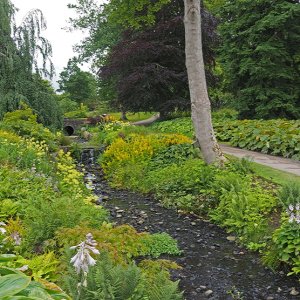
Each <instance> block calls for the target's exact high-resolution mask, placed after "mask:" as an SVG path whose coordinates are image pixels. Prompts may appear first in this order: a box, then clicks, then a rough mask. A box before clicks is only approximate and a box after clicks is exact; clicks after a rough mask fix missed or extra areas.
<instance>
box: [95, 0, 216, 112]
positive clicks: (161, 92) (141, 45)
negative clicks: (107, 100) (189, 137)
mask: <svg viewBox="0 0 300 300" xmlns="http://www.w3.org/2000/svg"><path fill="white" fill-rule="evenodd" d="M183 16H184V5H183V2H182V1H181V0H172V1H170V3H168V4H166V5H165V6H164V7H162V9H161V10H160V11H159V12H157V13H156V14H155V19H156V21H155V23H154V24H153V25H151V26H150V25H149V26H148V27H146V28H140V29H138V30H134V29H131V30H126V31H125V32H123V34H122V38H121V39H120V41H119V42H118V43H117V44H116V45H115V46H114V47H112V50H111V53H110V55H109V56H108V58H107V61H106V64H105V65H104V67H103V68H101V69H100V72H99V75H100V77H101V79H102V80H103V79H106V78H111V77H113V78H115V81H116V83H117V84H116V88H117V94H116V98H115V99H116V102H117V103H119V105H120V106H122V107H124V108H125V109H126V110H129V111H135V112H136V111H159V112H160V113H161V116H163V115H165V114H166V113H168V112H172V111H174V109H183V110H189V107H190V105H189V102H190V101H189V90H188V80H187V74H186V67H185V63H184V62H185V52H184V51H185V49H184V25H183ZM203 20H204V21H203V23H204V24H205V26H204V28H205V30H204V31H203V34H204V37H205V39H204V41H205V42H204V58H205V63H206V71H207V72H206V75H207V76H208V78H209V79H211V80H210V83H212V81H213V80H212V78H213V76H212V75H211V72H210V69H211V68H212V66H213V64H214V52H213V50H212V48H213V45H214V44H215V42H216V41H217V34H216V31H215V29H216V21H215V19H214V18H213V17H212V16H211V15H210V14H209V13H208V12H207V11H204V10H203Z"/></svg>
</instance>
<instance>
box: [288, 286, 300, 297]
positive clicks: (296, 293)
mask: <svg viewBox="0 0 300 300" xmlns="http://www.w3.org/2000/svg"><path fill="white" fill-rule="evenodd" d="M299 294H300V292H298V291H297V290H296V289H295V288H294V287H292V290H291V292H290V295H292V296H298V295H299Z"/></svg>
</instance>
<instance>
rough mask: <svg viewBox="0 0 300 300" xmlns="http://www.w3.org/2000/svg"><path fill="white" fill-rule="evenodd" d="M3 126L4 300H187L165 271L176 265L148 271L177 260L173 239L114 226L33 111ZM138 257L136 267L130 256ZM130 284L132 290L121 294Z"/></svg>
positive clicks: (9, 117)
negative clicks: (113, 299) (168, 257)
mask: <svg viewBox="0 0 300 300" xmlns="http://www.w3.org/2000/svg"><path fill="white" fill-rule="evenodd" d="M23 125H24V126H23ZM0 128H1V129H0V164H1V169H0V183H1V184H0V286H1V288H0V298H1V299H7V300H8V299H12V298H14V299H19V298H20V299H26V300H34V299H73V298H74V299H82V300H83V299H84V300H85V299H108V298H109V297H112V296H115V297H117V296H120V295H122V297H123V298H122V299H127V298H128V297H130V296H132V297H133V298H132V299H140V297H144V298H145V297H146V296H149V297H152V295H153V297H152V298H151V299H182V294H181V292H179V290H178V282H172V281H171V280H170V277H169V271H168V270H169V269H171V268H177V267H178V268H179V266H177V265H176V264H173V263H172V262H169V263H165V264H164V263H163V262H162V263H161V264H160V261H159V260H157V267H156V269H155V271H153V272H152V271H149V268H146V267H145V266H144V265H147V262H148V260H151V259H157V258H158V257H159V256H160V255H161V254H169V255H178V254H180V253H181V252H180V250H179V249H178V247H177V243H176V241H175V240H174V239H172V238H171V237H170V236H169V235H167V234H164V233H159V234H154V235H150V234H148V233H137V232H136V231H135V230H134V228H133V227H131V226H129V225H123V226H114V225H112V224H110V223H109V220H108V214H107V212H106V210H105V209H104V208H102V207H101V206H99V205H95V204H94V202H95V200H97V197H96V196H95V195H94V194H93V193H92V192H91V190H90V189H88V187H87V186H86V185H85V184H84V181H83V176H84V174H83V173H82V172H80V171H79V170H78V169H77V168H76V164H75V161H74V160H73V158H72V157H71V155H70V153H69V152H64V151H63V150H61V149H59V141H60V140H61V135H60V134H59V133H57V134H55V133H52V132H50V131H49V130H48V129H45V128H44V127H43V126H42V125H40V124H38V123H37V119H36V116H35V115H34V114H33V112H32V110H31V109H30V108H29V107H28V106H23V107H22V108H21V109H20V110H18V111H15V112H11V113H8V114H6V115H5V117H4V120H3V121H2V122H1V123H0ZM93 236H94V237H93ZM70 247H71V249H70ZM99 253H100V255H99ZM98 255H99V256H98ZM141 256H143V257H145V258H146V261H145V262H144V263H143V260H142V259H140V260H141V261H142V262H141V266H138V265H137V264H136V263H134V261H133V258H134V257H141ZM96 262H97V263H96ZM153 263H155V262H153ZM167 266H168V267H167ZM153 270H154V268H153ZM101 272H102V273H101ZM115 274H118V275H117V276H114V275H115ZM99 276H100V277H99ZM132 276H133V277H132ZM103 277H104V278H105V280H103V281H99V280H100V279H103ZM130 278H132V279H134V278H135V282H136V283H137V284H136V285H135V284H134V282H131V281H130ZM126 280H129V282H130V283H132V288H130V287H128V288H127V287H126V286H123V289H119V286H120V282H121V283H122V282H125V281H126ZM95 282H97V285H95V284H94V283H95ZM78 284H79V285H78ZM92 287H93V288H92ZM100 287H101V288H102V291H101V292H100V290H99V289H100ZM62 288H63V290H64V291H65V292H64V291H63V290H62ZM92 289H97V291H98V294H97V296H95V297H96V298H89V297H92V296H91V295H93V291H92ZM120 293H121V294H120ZM67 294H69V295H70V296H68V295H67ZM87 295H88V296H87ZM136 295H139V296H140V297H139V298H134V297H136ZM120 297H121V296H120ZM124 297H125V298H124ZM126 297H127V298H126ZM155 297H156V298H155Z"/></svg>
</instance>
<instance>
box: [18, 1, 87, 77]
mask: <svg viewBox="0 0 300 300" xmlns="http://www.w3.org/2000/svg"><path fill="white" fill-rule="evenodd" d="M12 2H13V3H14V5H15V6H16V7H17V8H19V11H18V12H17V14H16V20H17V23H18V22H20V20H22V18H23V17H24V15H25V14H26V13H27V12H28V11H29V10H31V9H34V8H39V9H41V10H42V12H43V14H44V17H45V19H46V21H47V30H46V31H44V32H43V33H42V35H43V36H44V37H46V38H47V39H48V40H49V41H50V43H51V45H52V47H53V57H52V61H53V63H54V66H55V70H56V74H57V75H58V74H59V73H60V72H61V71H62V69H63V68H64V67H66V66H67V63H68V60H69V58H72V57H73V56H74V55H75V54H74V52H73V50H72V46H73V45H75V44H76V43H78V42H79V41H80V40H82V39H83V37H84V35H83V33H81V32H80V31H74V32H67V31H66V30H64V29H62V28H63V27H66V26H67V20H68V19H69V17H71V16H74V15H73V14H72V10H71V9H69V8H68V7H67V4H69V3H75V2H76V1H75V0H12Z"/></svg>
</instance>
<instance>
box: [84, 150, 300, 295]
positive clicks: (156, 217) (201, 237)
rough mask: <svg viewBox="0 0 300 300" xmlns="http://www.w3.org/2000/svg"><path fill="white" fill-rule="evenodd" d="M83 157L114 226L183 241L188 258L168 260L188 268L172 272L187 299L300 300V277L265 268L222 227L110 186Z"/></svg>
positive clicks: (92, 185) (91, 184) (88, 158)
mask: <svg viewBox="0 0 300 300" xmlns="http://www.w3.org/2000/svg"><path fill="white" fill-rule="evenodd" d="M83 156H85V158H84V159H83V162H84V163H85V169H86V171H85V172H86V173H85V180H86V182H87V185H88V186H89V187H90V188H91V189H93V190H94V192H95V194H96V195H97V196H98V197H99V200H98V202H99V204H101V205H103V206H104V207H105V208H106V209H108V210H109V211H110V215H111V221H112V222H114V223H116V224H124V223H128V224H130V225H132V226H134V227H135V228H136V229H137V230H138V231H147V232H150V233H157V232H167V233H168V234H170V235H171V236H172V237H173V238H175V239H176V240H177V241H178V245H179V248H180V249H181V250H183V254H182V255H181V256H167V255H165V256H164V257H163V258H165V259H171V260H173V261H176V262H177V263H178V264H179V265H180V266H182V267H183V268H182V269H181V270H175V271H172V279H174V280H180V284H179V286H180V289H181V290H183V291H184V298H185V299H187V300H198V299H199V300H201V299H215V300H217V299H218V300H223V299H224V300H227V299H243V300H259V299H262V300H272V299H274V300H275V299H276V300H286V299H291V300H294V299H300V294H298V295H292V294H297V291H300V286H299V281H298V280H297V279H296V278H293V277H287V276H286V275H285V274H284V273H283V272H282V273H281V272H279V273H273V272H272V271H271V270H270V269H268V268H266V267H264V266H263V265H262V264H261V262H260V258H259V256H258V255H257V254H255V253H250V252H248V251H247V250H246V249H244V248H242V247H240V246H238V245H237V244H235V242H234V241H230V240H228V239H227V238H228V235H229V234H228V233H226V232H225V231H224V230H223V229H222V228H220V227H218V226H216V225H214V224H211V223H209V222H207V221H205V220H201V219H198V218H197V217H195V216H193V215H186V214H179V213H177V211H176V210H171V209H166V208H164V207H162V206H161V205H160V204H159V203H158V202H156V201H155V200H154V199H153V197H151V196H147V195H141V194H137V193H133V192H130V191H124V190H116V189H113V188H111V187H109V185H108V183H107V182H106V181H105V179H104V176H103V173H102V170H101V168H100V167H99V165H97V164H94V163H95V162H94V160H95V159H94V152H93V151H91V150H88V151H85V152H84V153H83Z"/></svg>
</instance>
